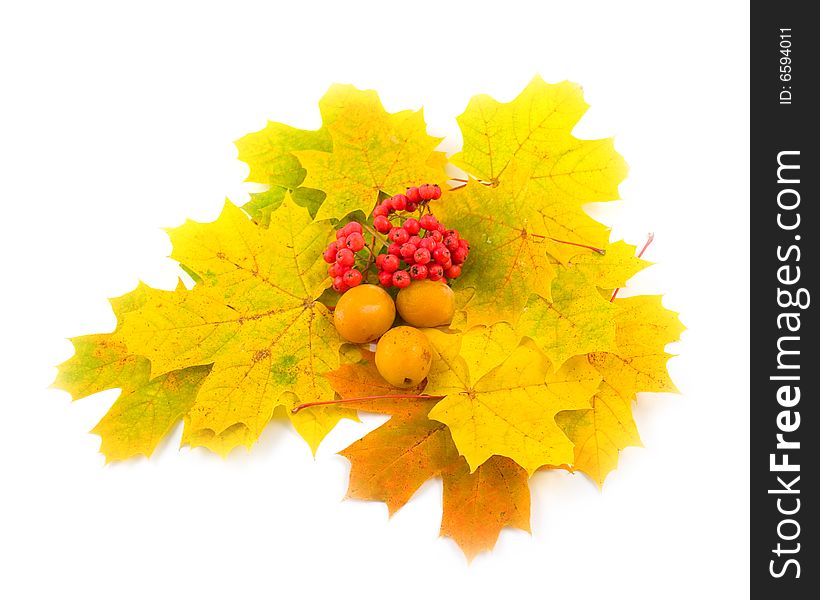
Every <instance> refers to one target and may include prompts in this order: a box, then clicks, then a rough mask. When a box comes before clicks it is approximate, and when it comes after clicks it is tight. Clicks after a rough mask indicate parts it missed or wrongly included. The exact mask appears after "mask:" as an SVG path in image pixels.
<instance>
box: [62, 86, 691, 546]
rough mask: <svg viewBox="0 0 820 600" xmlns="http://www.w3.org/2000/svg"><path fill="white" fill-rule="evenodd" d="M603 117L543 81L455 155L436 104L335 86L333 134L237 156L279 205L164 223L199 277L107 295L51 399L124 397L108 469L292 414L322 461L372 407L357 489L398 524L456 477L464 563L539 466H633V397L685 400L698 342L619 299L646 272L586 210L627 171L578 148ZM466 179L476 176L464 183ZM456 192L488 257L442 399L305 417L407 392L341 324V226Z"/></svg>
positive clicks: (261, 201)
mask: <svg viewBox="0 0 820 600" xmlns="http://www.w3.org/2000/svg"><path fill="white" fill-rule="evenodd" d="M586 108H587V106H586V104H585V103H584V100H583V98H582V94H581V91H580V88H579V87H578V86H576V85H574V84H571V83H568V82H564V83H559V84H555V85H551V84H546V83H544V82H543V81H542V80H541V79H540V78H536V79H535V80H533V81H532V82H531V83H530V85H529V86H527V88H526V89H525V90H524V91H523V92H522V93H521V94H520V95H519V96H518V97H517V98H516V99H515V100H513V101H512V102H509V103H500V102H497V101H495V100H493V99H492V98H490V97H488V96H477V97H475V98H473V99H472V100H471V101H470V103H469V105H468V107H467V109H466V111H465V112H464V114H462V115H461V116H460V117H459V118H458V122H459V125H460V126H461V130H462V132H463V136H464V145H463V150H462V151H461V152H459V153H458V154H456V155H454V156H451V157H449V159H448V158H447V157H446V156H445V155H444V154H443V153H442V152H438V151H436V150H435V148H436V147H437V146H438V144H439V143H440V141H441V140H440V139H438V138H435V137H431V136H429V135H428V134H427V132H426V127H425V124H424V120H423V115H422V112H421V111H416V112H414V111H403V112H399V113H394V114H390V113H387V112H386V111H385V110H384V108H383V107H382V105H381V103H380V102H379V99H378V97H377V95H376V94H375V92H372V91H360V90H357V89H355V88H353V87H350V86H333V87H331V89H330V90H329V91H328V93H327V94H326V95H325V97H324V98H323V99H322V100H321V102H320V109H321V114H322V120H323V126H322V128H321V129H319V130H318V131H304V130H299V129H294V128H291V127H288V126H286V125H282V124H279V123H270V124H269V125H268V126H267V127H266V128H265V129H264V130H262V131H259V132H256V133H252V134H249V135H247V136H245V137H244V138H242V139H241V140H239V142H237V146H238V148H239V157H240V159H241V160H242V161H244V162H245V163H247V164H248V166H249V167H250V175H249V177H248V179H249V180H250V181H253V182H258V183H263V184H267V185H268V186H269V187H268V189H267V191H265V192H263V193H259V194H253V195H252V199H251V201H250V202H249V203H248V204H246V205H245V206H243V207H242V208H239V207H237V206H235V205H233V204H231V203H230V202H227V203H226V204H225V207H224V210H223V212H222V214H221V215H220V216H219V218H218V219H217V220H216V221H214V222H213V223H196V222H191V221H189V222H186V223H185V224H184V225H182V226H181V227H178V228H176V229H173V230H171V231H170V237H171V241H172V243H173V253H172V254H171V257H172V258H174V259H175V260H177V261H179V263H180V265H181V267H182V268H183V269H184V270H185V272H186V273H188V274H189V275H190V276H191V278H192V279H193V281H194V282H195V283H194V285H192V286H190V287H186V286H185V285H183V283H182V282H180V284H179V286H178V287H177V289H175V290H172V291H168V290H160V289H153V288H150V287H148V286H145V285H140V286H139V287H138V288H137V289H135V290H134V291H133V292H131V293H129V294H126V295H125V296H123V297H120V298H117V299H114V300H112V302H111V304H112V307H113V309H114V312H115V313H116V315H117V327H116V330H115V331H114V332H113V333H106V334H96V335H88V336H83V337H78V338H75V339H73V340H72V341H73V343H74V346H75V349H76V354H75V355H74V356H73V357H72V358H71V359H69V360H68V361H66V362H65V363H64V364H62V365H61V366H60V368H59V375H58V378H57V381H56V385H57V386H58V387H60V388H62V389H65V390H67V391H69V392H70V393H71V394H72V396H73V397H74V398H80V397H83V396H87V395H90V394H93V393H95V392H98V391H100V390H104V389H110V388H120V389H121V394H120V396H119V398H118V399H117V400H116V402H115V403H114V405H113V406H112V408H111V410H110V411H109V412H108V413H107V414H106V415H105V416H104V417H103V419H102V420H101V421H100V422H99V424H98V425H97V426H96V427H95V429H94V430H93V431H94V433H96V434H98V435H99V436H100V437H101V438H102V445H101V451H102V452H103V453H104V454H105V456H106V459H107V460H109V461H113V460H122V459H126V458H129V457H132V456H135V455H139V454H143V455H145V456H150V455H151V453H152V452H153V450H154V449H155V447H156V446H157V444H158V443H159V441H160V440H161V439H162V438H163V437H164V436H165V435H166V434H168V433H169V432H170V431H171V429H172V428H173V427H174V426H175V424H176V423H177V422H178V421H179V420H180V419H181V420H183V421H184V428H183V434H182V443H183V444H187V445H190V446H202V447H205V448H209V449H210V450H213V451H214V452H218V453H220V454H223V455H225V454H227V453H228V452H230V451H231V450H232V449H233V448H235V447H237V446H246V447H248V448H249V447H251V446H252V445H253V443H254V442H255V441H256V440H257V439H258V437H259V435H260V434H261V432H262V430H263V429H264V427H265V426H266V425H267V423H268V422H269V421H270V420H271V419H272V418H274V416H275V415H276V416H286V417H287V418H290V420H291V421H292V423H293V425H294V427H295V428H296V430H297V431H298V432H299V433H300V434H301V435H302V437H304V439H305V440H306V441H307V442H308V444H310V446H311V448H312V449H314V451H315V449H316V448H317V446H318V445H319V443H320V442H321V440H322V438H323V437H324V436H325V435H326V434H327V433H328V432H329V431H330V430H331V429H332V428H333V427H334V425H335V424H336V423H337V422H338V421H339V420H340V419H342V418H351V419H355V418H356V416H357V412H356V411H357V410H362V411H371V412H380V413H385V414H389V415H391V419H390V420H389V421H387V422H386V423H385V424H384V425H382V426H381V427H379V428H377V429H376V430H374V431H373V432H371V433H369V434H367V435H366V436H365V437H364V438H362V439H361V440H359V441H357V442H355V443H354V444H352V445H351V446H350V447H348V448H347V449H346V450H344V451H343V452H342V454H343V455H344V456H346V457H347V458H348V459H349V460H350V462H351V464H352V468H351V475H350V489H349V495H350V496H352V497H355V498H363V499H372V500H379V501H383V502H385V503H386V504H387V506H388V508H389V510H390V511H391V512H393V511H395V510H397V509H399V508H400V507H401V506H403V505H404V504H405V503H406V502H407V501H408V500H409V499H410V498H411V496H412V495H413V494H414V492H415V491H416V490H417V489H418V488H419V487H420V486H421V485H422V484H423V483H424V482H425V481H426V480H428V479H430V478H433V477H441V478H442V480H443V484H444V488H443V489H444V496H443V509H444V510H443V517H442V526H441V531H442V534H444V535H447V536H450V537H452V538H454V539H455V540H456V542H458V544H459V545H460V546H461V547H462V549H463V550H464V552H465V553H466V554H467V555H468V556H470V557H472V556H473V555H475V554H476V553H477V552H480V551H481V550H484V549H489V548H492V546H493V545H494V544H495V541H496V539H497V537H498V534H499V532H500V530H501V529H502V528H503V527H505V526H513V527H518V528H521V529H525V530H528V529H529V509H530V500H529V488H528V479H529V477H530V476H531V475H532V474H533V473H535V472H536V471H537V470H539V469H553V468H563V469H567V470H570V471H575V470H579V471H583V472H584V473H586V474H587V475H588V476H589V477H591V478H592V479H593V480H594V481H596V482H597V483H598V484H599V485H600V484H602V483H603V481H604V478H605V477H606V475H607V474H608V473H609V472H610V471H611V470H612V469H614V468H615V466H616V464H617V460H618V452H619V451H620V450H621V449H623V448H625V447H626V446H631V445H639V444H640V439H639V437H638V433H637V430H636V427H635V423H634V421H633V419H632V409H631V404H632V401H633V400H634V399H635V397H636V394H637V393H638V392H664V391H673V390H674V389H675V388H674V385H673V384H672V382H671V381H670V379H669V376H668V374H667V371H666V361H667V359H668V358H669V355H668V354H666V353H665V351H664V348H665V346H666V345H667V344H668V343H669V342H673V341H675V340H677V339H678V336H679V334H680V332H681V330H682V326H681V324H680V322H679V321H678V319H677V315H676V314H675V313H673V312H671V311H669V310H667V309H665V308H663V306H662V304H661V299H660V297H658V296H633V297H628V298H617V299H615V300H614V301H610V299H611V297H612V292H613V290H614V289H615V288H619V287H622V286H624V285H625V284H626V282H627V280H628V279H629V278H630V277H631V276H632V275H634V274H635V273H636V272H637V271H639V270H640V269H642V268H644V267H645V266H646V265H647V263H645V262H644V261H642V260H641V259H639V258H637V257H636V256H635V247H634V246H630V245H628V244H625V243H623V242H615V243H609V232H608V229H607V228H606V227H605V226H603V225H602V224H600V223H598V222H596V221H594V220H593V219H591V218H590V217H589V216H588V215H587V214H586V213H585V212H584V209H583V205H584V204H586V203H589V202H601V201H608V200H613V199H616V198H617V197H618V192H617V187H618V184H619V182H620V181H621V180H622V179H623V177H624V176H625V174H626V166H625V164H624V162H623V160H622V158H621V157H620V156H619V155H618V154H617V153H616V152H615V150H614V149H613V144H612V140H610V139H603V140H579V139H576V138H574V137H573V136H572V134H571V130H572V128H573V126H574V125H575V124H576V123H577V121H578V120H579V119H580V118H581V116H582V115H583V113H584V111H585V110H586ZM448 162H449V164H450V166H449V167H448V169H449V170H448V172H445V166H446V165H447V163H448ZM454 167H455V168H458V169H461V170H463V171H464V172H465V173H466V174H467V175H468V176H467V177H464V176H463V175H459V176H456V177H464V178H465V179H469V182H468V183H467V184H466V185H462V186H459V185H458V184H454V183H452V180H451V177H452V174H453V173H455V172H456V170H455V169H454ZM448 180H451V185H453V186H454V189H452V190H451V191H448V192H445V194H444V195H443V197H442V198H441V199H440V200H438V201H436V203H435V206H434V207H433V209H434V212H435V214H436V216H437V217H439V218H440V220H442V221H443V222H445V223H447V224H448V226H450V227H454V228H456V229H458V230H459V231H460V232H461V234H462V235H463V236H464V237H466V238H467V239H469V240H471V242H472V252H471V258H470V263H469V265H465V268H464V271H463V274H462V277H461V278H459V279H458V280H457V281H455V282H453V288H454V291H455V293H456V299H457V312H456V318H455V320H454V322H453V324H452V326H451V328H450V329H449V330H448V329H446V328H443V329H442V330H436V331H432V332H430V334H429V335H430V338H431V342H432V344H433V346H434V349H435V358H434V361H433V365H432V369H431V372H430V375H429V377H428V380H427V382H426V387H424V388H423V390H419V391H420V392H422V393H423V394H425V395H430V396H436V397H440V398H437V399H395V398H394V399H382V400H377V401H373V400H368V401H359V402H352V403H346V404H338V405H328V406H320V407H315V408H309V409H305V410H300V411H298V412H296V413H293V412H292V411H291V409H292V408H294V407H295V406H297V405H299V404H300V403H306V402H321V401H330V400H334V399H335V398H360V397H367V396H383V395H391V394H392V393H395V392H397V390H393V389H391V388H390V386H389V385H388V384H387V383H386V382H384V380H382V379H381V377H380V376H379V375H378V373H377V372H376V369H375V366H374V364H373V357H372V354H370V353H369V352H367V350H366V349H364V348H359V347H354V346H351V345H349V344H346V343H345V342H344V340H342V339H341V338H340V337H339V335H338V334H337V332H336V330H335V328H334V326H333V323H332V314H331V312H330V310H329V309H328V306H332V305H333V304H335V297H334V295H333V293H332V292H331V291H330V290H328V287H329V285H330V280H329V278H328V277H327V274H326V265H325V264H324V262H323V260H322V251H323V250H324V248H325V247H326V246H327V243H328V241H329V240H330V239H331V237H332V236H333V232H334V227H335V226H336V224H337V223H338V222H339V220H343V219H345V218H347V217H350V216H356V217H358V219H359V220H364V219H365V218H366V216H369V215H370V213H371V211H372V209H373V207H374V206H375V205H376V203H377V201H379V199H380V198H384V197H385V196H390V195H393V194H396V193H400V192H403V191H404V190H405V188H406V187H408V186H411V185H418V184H419V183H423V182H439V183H441V184H442V187H443V188H445V189H446V187H447V186H445V185H444V184H445V182H447V181H448ZM249 217H250V218H249ZM565 242H571V243H572V244H568V243H565ZM573 244H577V245H573ZM582 246H593V247H597V248H602V249H604V250H605V251H606V252H605V254H599V253H596V252H594V251H591V250H588V249H585V248H584V247H582ZM402 392H403V393H405V394H406V390H402Z"/></svg>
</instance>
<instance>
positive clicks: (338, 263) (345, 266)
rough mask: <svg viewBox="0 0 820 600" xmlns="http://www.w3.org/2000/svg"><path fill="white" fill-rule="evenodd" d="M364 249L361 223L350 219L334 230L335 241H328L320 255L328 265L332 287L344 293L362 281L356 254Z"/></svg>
mask: <svg viewBox="0 0 820 600" xmlns="http://www.w3.org/2000/svg"><path fill="white" fill-rule="evenodd" d="M364 249H365V243H364V236H363V235H362V225H361V223H357V222H356V221H351V222H350V223H348V224H347V225H345V226H344V227H342V228H341V229H339V230H338V231H336V241H335V242H330V244H329V245H328V247H327V250H325V253H324V254H323V255H322V257H323V258H324V259H325V262H326V263H329V264H330V266H329V267H328V269H327V273H328V275H330V276H331V277H333V289H334V290H336V291H337V292H339V293H340V294H341V293H344V292H346V291H347V290H349V289H350V288H352V287H356V286H357V285H359V284H360V283H361V282H362V272H361V271H359V270H358V269H357V268H356V267H355V265H356V254H357V253H358V252H360V251H361V250H364Z"/></svg>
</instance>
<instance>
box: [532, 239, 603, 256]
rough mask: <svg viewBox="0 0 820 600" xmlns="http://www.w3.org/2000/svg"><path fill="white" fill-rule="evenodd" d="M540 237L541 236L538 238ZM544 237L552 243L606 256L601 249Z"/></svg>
mask: <svg viewBox="0 0 820 600" xmlns="http://www.w3.org/2000/svg"><path fill="white" fill-rule="evenodd" d="M533 235H535V234H533ZM539 237H542V236H539ZM543 237H546V238H547V239H548V240H552V241H553V242H557V243H559V244H567V245H568V246H577V247H578V248H586V249H587V250H592V251H593V252H597V253H598V254H600V255H601V256H603V255H605V254H606V250H604V249H603V248H596V247H595V246H587V245H586V244H577V243H575V242H568V241H566V240H559V239H558V238H554V237H549V236H543Z"/></svg>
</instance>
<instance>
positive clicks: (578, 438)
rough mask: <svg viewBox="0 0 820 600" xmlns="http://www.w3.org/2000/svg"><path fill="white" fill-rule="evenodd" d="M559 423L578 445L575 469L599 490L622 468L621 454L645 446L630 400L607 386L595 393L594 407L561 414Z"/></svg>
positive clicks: (558, 415) (557, 420)
mask: <svg viewBox="0 0 820 600" xmlns="http://www.w3.org/2000/svg"><path fill="white" fill-rule="evenodd" d="M555 421H556V423H558V426H559V427H560V428H561V429H562V430H563V431H564V433H566V434H567V437H569V439H571V440H572V443H573V444H575V451H574V452H575V458H574V459H573V462H572V466H573V469H577V470H580V471H583V472H585V473H586V474H587V475H589V476H590V477H591V478H592V480H593V481H594V482H595V483H597V484H598V486H599V487H601V486H603V484H604V479H606V476H607V475H608V474H609V473H610V472H611V471H613V470H614V469H615V467H617V466H618V452H619V451H621V450H623V449H624V448H626V447H627V446H640V445H641V438H640V436H639V435H638V427H637V425H635V421H634V419H633V418H632V407H631V406H630V401H629V400H624V399H623V398H621V397H620V396H619V395H618V394H616V393H615V392H614V390H613V389H612V388H611V387H610V386H609V385H607V384H605V383H602V384H601V388H600V389H599V390H598V391H597V392H596V393H595V396H594V398H593V399H592V408H589V409H583V410H569V411H564V412H560V413H558V414H557V415H556V417H555Z"/></svg>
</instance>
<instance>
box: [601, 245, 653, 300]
mask: <svg viewBox="0 0 820 600" xmlns="http://www.w3.org/2000/svg"><path fill="white" fill-rule="evenodd" d="M654 239H655V234H654V233H650V234H649V235H648V236H646V243H645V244H644V245H643V248H641V251H640V252H638V258H643V253H644V252H646V249H647V248H649V244H651V243H652V240H654ZM620 291H621V288H615V291H613V292H612V297H611V298H610V299H609V301H610V302H612V301H614V300H615V298H617V297H618V292H620Z"/></svg>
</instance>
